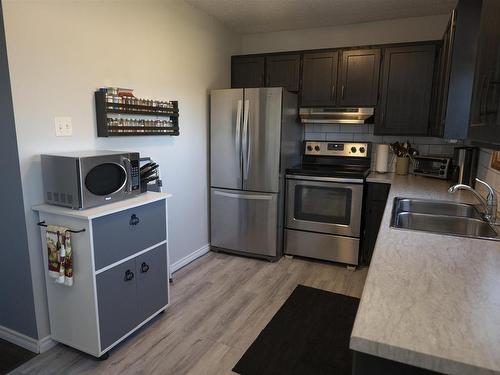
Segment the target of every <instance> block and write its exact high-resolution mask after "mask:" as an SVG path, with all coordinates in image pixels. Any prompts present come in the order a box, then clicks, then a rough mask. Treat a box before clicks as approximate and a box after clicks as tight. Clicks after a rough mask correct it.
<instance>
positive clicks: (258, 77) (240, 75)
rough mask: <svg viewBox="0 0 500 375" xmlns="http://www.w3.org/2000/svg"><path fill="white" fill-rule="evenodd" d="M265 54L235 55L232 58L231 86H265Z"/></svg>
mask: <svg viewBox="0 0 500 375" xmlns="http://www.w3.org/2000/svg"><path fill="white" fill-rule="evenodd" d="M264 61H265V60H264V57H263V56H256V57H254V56H233V58H232V60H231V87H232V88H245V87H264Z"/></svg>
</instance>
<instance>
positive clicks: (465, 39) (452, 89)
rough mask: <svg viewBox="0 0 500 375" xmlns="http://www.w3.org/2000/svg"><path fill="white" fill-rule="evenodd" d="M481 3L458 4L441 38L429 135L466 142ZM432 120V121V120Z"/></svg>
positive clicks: (464, 0) (474, 0)
mask: <svg viewBox="0 0 500 375" xmlns="http://www.w3.org/2000/svg"><path fill="white" fill-rule="evenodd" d="M481 3H482V1H477V0H461V1H460V2H459V3H458V5H457V7H456V8H455V10H454V11H453V14H452V16H451V19H450V22H449V24H448V28H447V29H446V31H445V33H444V37H443V44H442V48H441V52H440V61H439V70H438V77H437V82H436V85H435V87H436V92H435V100H433V104H434V105H435V111H434V110H433V114H432V116H433V117H434V119H433V120H432V121H431V129H430V134H431V135H433V136H437V137H444V138H448V139H466V138H467V134H468V129H469V123H470V119H471V114H472V113H471V101H472V93H473V86H474V71H475V70H476V62H477V60H478V59H477V54H478V47H477V45H478V35H479V25H480V18H481ZM431 118H432V117H431Z"/></svg>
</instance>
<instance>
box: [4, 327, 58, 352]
mask: <svg viewBox="0 0 500 375" xmlns="http://www.w3.org/2000/svg"><path fill="white" fill-rule="evenodd" d="M0 339H3V340H5V341H8V342H11V343H12V344H15V345H17V346H20V347H21V348H24V349H27V350H29V351H30V352H33V353H43V352H46V351H47V350H49V349H51V348H53V347H54V346H56V345H57V342H56V341H54V340H52V338H51V337H50V336H46V337H44V338H43V339H41V340H37V339H34V338H33V337H29V336H26V335H24V334H22V333H19V332H17V331H14V330H12V329H10V328H7V327H3V326H0Z"/></svg>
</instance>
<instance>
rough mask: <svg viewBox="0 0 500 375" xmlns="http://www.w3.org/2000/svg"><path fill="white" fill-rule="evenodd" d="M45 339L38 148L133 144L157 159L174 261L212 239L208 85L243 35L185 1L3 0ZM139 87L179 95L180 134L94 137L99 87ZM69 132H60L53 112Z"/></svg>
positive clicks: (219, 78) (217, 81)
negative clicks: (68, 121) (69, 125)
mask: <svg viewBox="0 0 500 375" xmlns="http://www.w3.org/2000/svg"><path fill="white" fill-rule="evenodd" d="M3 4H4V17H5V28H6V37H7V48H8V57H9V63H10V74H11V81H12V94H13V102H14V112H15V120H16V130H17V139H18V144H19V156H20V164H21V176H22V181H23V189H24V205H25V207H26V215H27V230H28V238H29V247H30V258H31V267H32V274H33V285H34V289H35V291H34V292H35V304H36V306H37V325H38V334H39V337H45V336H46V335H48V333H49V327H48V319H47V309H46V297H45V287H44V281H43V269H44V265H43V264H42V256H41V251H43V250H42V249H41V244H40V238H39V237H40V232H39V229H38V227H37V226H36V224H35V223H36V215H35V214H33V213H32V212H31V210H30V208H31V206H33V205H35V204H39V203H41V202H43V194H42V177H41V171H40V158H39V154H41V153H50V152H60V151H69V150H84V149H112V150H137V151H140V152H141V154H142V155H149V156H152V157H153V158H154V159H155V160H156V161H157V162H158V163H159V164H160V165H161V174H162V177H163V179H164V182H165V186H166V190H168V191H169V192H171V193H173V198H172V199H171V200H169V214H170V215H169V229H170V231H169V235H170V239H171V242H170V251H171V259H172V261H173V262H175V261H177V260H179V259H181V258H183V257H185V256H186V255H189V254H190V253H192V252H193V251H195V250H197V249H199V248H201V247H203V246H205V245H207V244H208V240H209V239H208V213H207V209H208V203H207V170H208V159H207V130H208V90H209V89H212V88H224V87H228V86H229V84H230V82H229V77H230V66H229V63H230V59H229V56H230V55H231V54H234V53H235V52H238V47H239V37H236V36H234V35H233V34H232V33H231V32H229V31H228V30H227V29H225V28H224V27H223V26H222V25H221V24H220V23H218V22H217V21H216V20H215V19H213V18H211V17H209V16H208V15H207V14H205V13H203V12H201V11H198V10H196V9H194V8H192V7H191V6H189V5H187V4H185V3H184V2H182V1H177V0H171V1H127V0H125V1H104V0H101V1H84V0H81V1H65V0H54V1H53V0H45V1H19V0H6V1H5V0H4V1H3ZM102 86H121V87H130V88H133V89H135V93H136V95H138V96H141V97H149V98H158V99H169V100H178V101H179V108H180V120H179V122H180V132H181V135H180V136H179V137H167V136H161V137H151V136H150V137H123V138H120V137H116V138H108V139H106V138H97V136H96V125H95V112H94V103H93V92H94V90H95V89H96V88H98V87H102ZM58 115H64V116H71V117H72V121H73V136H72V137H69V138H56V137H55V134H54V116H58Z"/></svg>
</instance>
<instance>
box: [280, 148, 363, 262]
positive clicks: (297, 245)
mask: <svg viewBox="0 0 500 375" xmlns="http://www.w3.org/2000/svg"><path fill="white" fill-rule="evenodd" d="M370 155H371V144H370V143H352V142H323V141H306V142H304V151H303V156H302V164H301V165H300V166H297V167H295V168H291V169H287V171H286V193H287V204H286V221H285V241H286V242H285V254H289V255H299V256H304V257H309V258H316V259H322V260H328V261H334V262H340V263H346V264H348V265H354V266H356V265H358V263H359V251H360V250H359V243H360V234H361V210H362V206H363V186H364V182H365V179H366V176H367V175H368V173H369V172H370V161H371V159H370Z"/></svg>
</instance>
